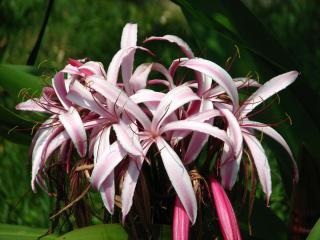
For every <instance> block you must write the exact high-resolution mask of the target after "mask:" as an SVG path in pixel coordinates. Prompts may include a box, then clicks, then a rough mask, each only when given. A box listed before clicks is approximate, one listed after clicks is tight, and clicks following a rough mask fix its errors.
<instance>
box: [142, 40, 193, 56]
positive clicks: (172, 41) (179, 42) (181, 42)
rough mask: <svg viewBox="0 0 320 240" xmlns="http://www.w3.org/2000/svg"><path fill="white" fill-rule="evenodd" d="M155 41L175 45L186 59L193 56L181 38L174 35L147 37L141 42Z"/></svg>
mask: <svg viewBox="0 0 320 240" xmlns="http://www.w3.org/2000/svg"><path fill="white" fill-rule="evenodd" d="M155 40H157V41H158V40H160V41H161V40H165V41H168V42H171V43H174V44H177V45H178V46H179V47H180V48H181V50H182V52H183V53H184V54H185V55H186V56H187V57H188V58H194V54H193V52H192V50H191V48H190V47H189V45H188V44H187V43H186V42H185V41H183V40H182V39H181V38H179V37H177V36H174V35H164V36H162V37H149V38H147V39H146V40H144V41H143V42H144V43H146V42H150V41H155Z"/></svg>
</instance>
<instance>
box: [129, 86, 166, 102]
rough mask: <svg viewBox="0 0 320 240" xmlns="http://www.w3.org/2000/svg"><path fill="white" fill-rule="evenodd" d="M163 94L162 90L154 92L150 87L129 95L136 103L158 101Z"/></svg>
mask: <svg viewBox="0 0 320 240" xmlns="http://www.w3.org/2000/svg"><path fill="white" fill-rule="evenodd" d="M164 96H165V94H164V93H162V92H156V91H153V90H151V89H141V90H139V91H137V92H136V93H135V94H133V95H131V96H130V98H131V100H132V101H133V102H134V103H136V104H139V103H145V102H160V101H161V100H162V99H163V98H164Z"/></svg>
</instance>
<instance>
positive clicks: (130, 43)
mask: <svg viewBox="0 0 320 240" xmlns="http://www.w3.org/2000/svg"><path fill="white" fill-rule="evenodd" d="M137 32H138V25H137V24H132V23H128V24H126V25H125V27H124V28H123V31H122V37H121V49H127V48H130V47H135V46H136V45H137ZM134 54H135V50H133V51H130V53H129V54H128V55H127V56H125V57H124V58H123V61H122V64H121V72H122V80H123V83H124V87H125V89H126V91H127V93H128V94H129V95H131V94H132V93H133V92H132V88H131V86H130V84H129V80H130V78H131V75H132V69H133V61H134Z"/></svg>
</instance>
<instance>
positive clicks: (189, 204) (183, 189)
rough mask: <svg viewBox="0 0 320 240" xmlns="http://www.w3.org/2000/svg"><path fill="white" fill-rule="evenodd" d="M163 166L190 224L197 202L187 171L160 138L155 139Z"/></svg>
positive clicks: (194, 219)
mask: <svg viewBox="0 0 320 240" xmlns="http://www.w3.org/2000/svg"><path fill="white" fill-rule="evenodd" d="M156 144H157V147H158V149H159V151H160V155H161V158H162V162H163V165H164V167H165V169H166V172H167V174H168V177H169V179H170V181H171V184H172V186H173V188H174V189H175V191H176V193H177V195H178V197H179V199H180V201H181V203H182V205H183V207H184V209H185V210H186V213H187V215H188V217H189V219H190V221H191V223H192V224H194V223H195V221H196V218H197V200H196V197H195V194H194V191H193V187H192V184H191V180H190V177H189V174H188V171H187V170H186V169H185V167H184V166H183V164H182V162H181V160H180V158H179V156H178V155H177V154H176V152H175V151H174V150H173V149H172V148H171V147H170V145H169V144H168V143H167V142H166V141H165V140H164V139H163V138H161V137H158V138H157V139H156Z"/></svg>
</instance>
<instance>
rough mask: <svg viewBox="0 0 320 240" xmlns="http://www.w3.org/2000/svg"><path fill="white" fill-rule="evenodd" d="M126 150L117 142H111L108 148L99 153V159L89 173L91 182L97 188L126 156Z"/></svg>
mask: <svg viewBox="0 0 320 240" xmlns="http://www.w3.org/2000/svg"><path fill="white" fill-rule="evenodd" d="M126 154H127V153H126V151H125V150H124V149H123V148H122V147H121V146H120V144H119V143H118V142H114V143H113V144H111V146H110V149H105V151H104V152H103V154H102V155H101V160H99V161H98V162H97V164H96V165H95V167H94V169H93V171H92V174H91V180H90V181H91V183H92V185H93V186H94V187H96V188H97V189H100V187H101V185H102V183H103V182H104V180H105V179H106V178H107V177H108V176H109V175H110V173H111V172H112V171H113V169H114V168H115V167H116V166H117V165H118V164H119V163H120V162H121V161H122V159H123V158H124V157H125V156H126Z"/></svg>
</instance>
